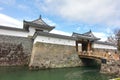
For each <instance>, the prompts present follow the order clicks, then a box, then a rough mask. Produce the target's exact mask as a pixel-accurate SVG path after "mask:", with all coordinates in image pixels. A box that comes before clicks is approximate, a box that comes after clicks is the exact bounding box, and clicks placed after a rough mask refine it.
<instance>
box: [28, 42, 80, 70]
mask: <svg viewBox="0 0 120 80" xmlns="http://www.w3.org/2000/svg"><path fill="white" fill-rule="evenodd" d="M80 65H82V64H81V60H80V59H79V56H78V54H77V52H76V49H75V46H66V45H57V44H50V43H41V42H37V43H35V44H34V46H33V51H32V56H31V61H30V65H29V66H30V68H31V69H36V68H37V69H44V68H62V67H75V66H80Z"/></svg>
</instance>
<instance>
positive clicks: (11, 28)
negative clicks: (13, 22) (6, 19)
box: [0, 25, 28, 32]
mask: <svg viewBox="0 0 120 80" xmlns="http://www.w3.org/2000/svg"><path fill="white" fill-rule="evenodd" d="M0 29H5V30H14V31H25V32H28V31H26V30H25V29H21V28H15V27H8V26H1V25H0Z"/></svg>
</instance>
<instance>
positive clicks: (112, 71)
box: [100, 60, 120, 77]
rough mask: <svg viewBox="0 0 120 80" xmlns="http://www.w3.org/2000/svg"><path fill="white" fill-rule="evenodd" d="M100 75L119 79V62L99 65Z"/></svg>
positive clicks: (109, 61) (111, 61) (110, 61)
mask: <svg viewBox="0 0 120 80" xmlns="http://www.w3.org/2000/svg"><path fill="white" fill-rule="evenodd" d="M100 72H101V73H104V74H109V75H111V76H113V77H114V76H115V77H120V60H118V61H116V60H108V61H107V63H106V64H101V70H100Z"/></svg>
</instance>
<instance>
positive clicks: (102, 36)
mask: <svg viewBox="0 0 120 80" xmlns="http://www.w3.org/2000/svg"><path fill="white" fill-rule="evenodd" d="M93 34H94V35H95V36H96V37H97V38H100V41H106V40H107V35H106V34H105V33H103V32H93Z"/></svg>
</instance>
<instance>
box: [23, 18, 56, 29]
mask: <svg viewBox="0 0 120 80" xmlns="http://www.w3.org/2000/svg"><path fill="white" fill-rule="evenodd" d="M29 26H31V27H35V28H42V29H46V30H49V31H51V30H52V29H54V28H55V27H54V26H50V25H48V24H47V23H45V22H44V21H43V20H42V18H41V17H39V18H38V19H36V20H33V21H24V28H25V29H26V27H29Z"/></svg>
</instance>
